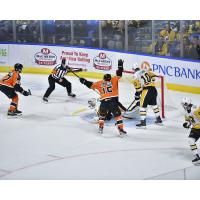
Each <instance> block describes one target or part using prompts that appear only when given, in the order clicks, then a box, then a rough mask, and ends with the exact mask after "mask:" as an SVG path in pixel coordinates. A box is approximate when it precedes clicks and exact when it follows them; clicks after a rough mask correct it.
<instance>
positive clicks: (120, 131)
mask: <svg viewBox="0 0 200 200" xmlns="http://www.w3.org/2000/svg"><path fill="white" fill-rule="evenodd" d="M118 130H119V137H121V138H122V137H124V136H127V132H126V131H125V130H124V129H123V128H118Z"/></svg>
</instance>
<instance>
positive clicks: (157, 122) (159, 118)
mask: <svg viewBox="0 0 200 200" xmlns="http://www.w3.org/2000/svg"><path fill="white" fill-rule="evenodd" d="M155 124H158V125H162V119H161V117H160V116H158V117H156V121H155Z"/></svg>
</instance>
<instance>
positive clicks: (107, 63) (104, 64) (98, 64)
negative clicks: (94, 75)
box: [93, 52, 112, 71]
mask: <svg viewBox="0 0 200 200" xmlns="http://www.w3.org/2000/svg"><path fill="white" fill-rule="evenodd" d="M93 63H94V68H96V69H99V70H105V71H109V70H110V69H112V61H111V60H110V58H108V57H107V56H106V54H105V53H103V52H101V53H99V55H98V56H96V57H95V58H94V59H93Z"/></svg>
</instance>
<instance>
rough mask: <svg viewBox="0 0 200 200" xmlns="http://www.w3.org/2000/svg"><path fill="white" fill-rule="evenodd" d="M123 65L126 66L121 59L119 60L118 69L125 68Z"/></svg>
mask: <svg viewBox="0 0 200 200" xmlns="http://www.w3.org/2000/svg"><path fill="white" fill-rule="evenodd" d="M123 64H124V61H123V60H122V59H119V60H118V67H122V68H123Z"/></svg>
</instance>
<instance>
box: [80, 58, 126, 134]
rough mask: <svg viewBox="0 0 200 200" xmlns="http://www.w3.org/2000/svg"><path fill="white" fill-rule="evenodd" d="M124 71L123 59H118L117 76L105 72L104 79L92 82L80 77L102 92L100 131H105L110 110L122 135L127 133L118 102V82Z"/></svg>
mask: <svg viewBox="0 0 200 200" xmlns="http://www.w3.org/2000/svg"><path fill="white" fill-rule="evenodd" d="M122 72H123V61H122V60H119V61H118V70H117V72H116V76H114V77H111V75H110V74H105V75H104V76H103V80H100V81H97V82H90V81H88V80H86V79H84V78H80V82H81V83H82V84H84V85H86V86H87V87H88V88H90V89H96V90H98V91H99V93H100V101H101V104H100V108H99V120H98V123H99V133H101V134H102V133H103V128H104V121H105V117H106V115H107V113H108V112H109V111H110V112H111V113H112V114H113V116H114V118H115V120H116V125H117V128H118V130H119V134H120V136H121V137H123V136H124V135H126V131H125V130H124V124H123V120H122V116H121V111H120V109H119V104H118V82H119V79H120V78H121V76H122Z"/></svg>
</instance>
